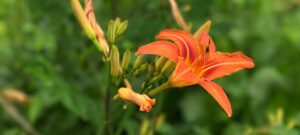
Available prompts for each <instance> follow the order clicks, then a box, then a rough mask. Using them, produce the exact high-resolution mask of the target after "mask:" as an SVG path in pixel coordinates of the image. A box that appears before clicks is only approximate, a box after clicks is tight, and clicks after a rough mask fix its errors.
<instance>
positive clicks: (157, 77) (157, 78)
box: [149, 74, 163, 84]
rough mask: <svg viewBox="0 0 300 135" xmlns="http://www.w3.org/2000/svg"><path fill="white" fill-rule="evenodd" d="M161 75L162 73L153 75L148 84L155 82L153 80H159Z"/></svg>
mask: <svg viewBox="0 0 300 135" xmlns="http://www.w3.org/2000/svg"><path fill="white" fill-rule="evenodd" d="M162 77H163V75H162V74H159V75H158V76H155V77H153V78H152V79H151V80H150V82H149V83H150V84H152V83H155V82H157V81H159V80H160V79H161V78H162Z"/></svg>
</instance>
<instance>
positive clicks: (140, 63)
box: [133, 55, 144, 69]
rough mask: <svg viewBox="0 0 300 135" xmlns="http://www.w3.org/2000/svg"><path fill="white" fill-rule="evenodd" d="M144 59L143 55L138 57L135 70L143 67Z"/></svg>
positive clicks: (134, 66) (134, 65)
mask: <svg viewBox="0 0 300 135" xmlns="http://www.w3.org/2000/svg"><path fill="white" fill-rule="evenodd" d="M143 59H144V56H143V55H139V56H137V58H136V60H135V62H134V64H133V69H137V68H139V67H140V66H141V65H142V62H143Z"/></svg>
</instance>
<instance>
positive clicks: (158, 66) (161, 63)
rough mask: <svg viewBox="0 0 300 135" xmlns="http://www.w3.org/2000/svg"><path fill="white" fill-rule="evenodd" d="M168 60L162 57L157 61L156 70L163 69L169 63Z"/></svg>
mask: <svg viewBox="0 0 300 135" xmlns="http://www.w3.org/2000/svg"><path fill="white" fill-rule="evenodd" d="M167 60H168V59H167V58H165V57H163V56H160V57H159V58H158V60H157V61H155V68H156V69H161V67H162V66H163V65H164V64H165V63H166V62H167Z"/></svg>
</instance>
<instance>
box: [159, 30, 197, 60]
mask: <svg viewBox="0 0 300 135" xmlns="http://www.w3.org/2000/svg"><path fill="white" fill-rule="evenodd" d="M156 38H158V39H165V40H171V41H173V42H174V43H175V44H176V45H177V46H178V48H179V54H180V56H182V57H183V58H185V59H186V60H188V61H189V62H190V63H192V61H194V60H195V59H196V58H197V56H198V54H199V49H200V47H199V45H198V44H199V43H198V41H197V40H196V39H195V38H194V37H193V35H191V34H190V33H188V32H186V31H180V30H174V29H168V30H163V31H161V32H160V33H159V34H158V35H157V36H156Z"/></svg>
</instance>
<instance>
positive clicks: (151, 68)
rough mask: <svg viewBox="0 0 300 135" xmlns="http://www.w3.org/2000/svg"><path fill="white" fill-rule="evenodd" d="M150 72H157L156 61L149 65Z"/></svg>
mask: <svg viewBox="0 0 300 135" xmlns="http://www.w3.org/2000/svg"><path fill="white" fill-rule="evenodd" d="M148 72H149V73H150V74H151V75H153V74H154V72H155V64H154V63H151V64H150V65H149V66H148Z"/></svg>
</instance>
